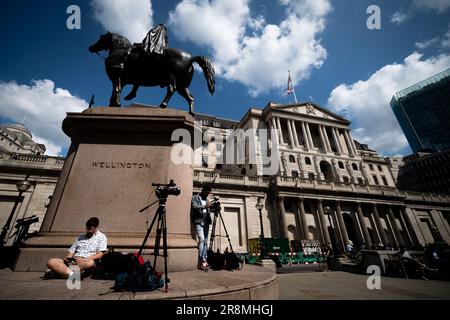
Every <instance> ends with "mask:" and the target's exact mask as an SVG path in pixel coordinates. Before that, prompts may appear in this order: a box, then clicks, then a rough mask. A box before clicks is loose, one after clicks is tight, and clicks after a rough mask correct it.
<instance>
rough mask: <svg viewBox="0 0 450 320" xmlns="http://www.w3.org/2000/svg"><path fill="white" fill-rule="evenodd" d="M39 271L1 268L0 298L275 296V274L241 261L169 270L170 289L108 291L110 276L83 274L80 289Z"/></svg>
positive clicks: (211, 297)
mask: <svg viewBox="0 0 450 320" xmlns="http://www.w3.org/2000/svg"><path fill="white" fill-rule="evenodd" d="M42 275H43V273H42V272H13V271H11V270H10V269H3V270H0V300H84V299H88V300H94V299H95V300H98V299H100V300H154V299H229V298H231V299H244V300H248V299H277V298H278V286H277V277H276V275H275V274H274V273H272V272H270V271H268V270H267V269H265V268H262V267H258V266H252V265H244V268H243V269H242V270H239V271H232V272H231V271H225V270H221V271H209V272H203V271H200V270H195V271H186V272H174V273H170V274H169V278H170V283H169V291H168V292H167V293H166V292H164V287H163V288H160V289H158V290H155V291H152V292H139V293H136V294H133V293H131V292H123V293H121V292H111V290H110V289H111V288H112V286H113V285H114V281H112V280H93V279H90V278H86V279H84V280H83V281H82V282H81V289H80V290H76V289H75V290H69V289H68V288H67V286H66V280H63V279H56V280H43V279H42Z"/></svg>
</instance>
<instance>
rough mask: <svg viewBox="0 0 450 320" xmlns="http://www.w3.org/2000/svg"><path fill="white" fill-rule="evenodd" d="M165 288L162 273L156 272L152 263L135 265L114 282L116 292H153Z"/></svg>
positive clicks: (120, 274)
mask: <svg viewBox="0 0 450 320" xmlns="http://www.w3.org/2000/svg"><path fill="white" fill-rule="evenodd" d="M139 257H140V256H139ZM139 257H137V258H138V259H139ZM141 259H142V257H141ZM163 286H164V279H162V273H160V272H156V271H155V270H154V269H153V267H152V265H151V264H150V261H147V262H145V263H144V264H140V263H139V264H138V265H137V266H136V265H135V266H134V268H132V270H131V271H129V272H121V273H118V274H117V275H116V276H115V281H114V291H131V292H139V291H153V290H156V289H158V288H161V287H163Z"/></svg>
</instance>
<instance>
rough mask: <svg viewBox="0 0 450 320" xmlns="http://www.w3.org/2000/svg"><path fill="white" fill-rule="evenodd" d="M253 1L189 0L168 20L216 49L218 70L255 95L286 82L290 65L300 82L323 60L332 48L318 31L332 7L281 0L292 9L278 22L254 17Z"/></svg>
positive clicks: (320, 1)
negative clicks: (321, 38) (274, 22)
mask: <svg viewBox="0 0 450 320" xmlns="http://www.w3.org/2000/svg"><path fill="white" fill-rule="evenodd" d="M249 2H250V1H249V0H233V1H230V0H212V1H206V0H183V1H181V2H180V3H179V4H178V5H177V6H176V8H175V10H173V11H171V12H170V17H169V22H168V24H169V27H170V28H171V29H172V31H173V33H174V34H175V35H177V36H178V37H179V38H180V39H181V40H189V41H192V42H194V43H197V44H199V45H202V46H205V47H206V48H208V49H210V50H211V51H212V54H213V60H214V64H215V67H216V72H217V74H218V75H220V76H223V77H224V78H226V79H228V80H230V81H239V82H241V83H243V84H244V85H246V86H248V88H249V92H250V93H251V94H252V95H258V94H260V93H262V92H264V91H267V90H271V89H274V88H284V87H285V86H286V82H287V71H288V70H290V71H291V74H292V79H293V81H294V84H295V83H297V82H299V81H301V80H303V79H305V78H307V77H308V76H309V74H310V72H311V70H312V68H319V67H320V66H321V65H322V64H323V62H324V60H325V59H326V56H327V52H326V50H325V48H323V47H322V45H321V44H320V39H318V38H317V36H318V34H320V33H321V32H322V31H323V29H324V28H325V16H326V15H327V14H328V13H329V12H330V11H331V5H330V3H329V1H328V0H296V1H293V0H279V2H280V3H281V4H282V5H284V6H286V15H285V17H284V19H283V21H280V23H279V24H277V25H275V24H268V23H267V22H266V21H265V19H264V17H262V16H258V17H252V16H251V13H250V8H249ZM194 54H195V53H194Z"/></svg>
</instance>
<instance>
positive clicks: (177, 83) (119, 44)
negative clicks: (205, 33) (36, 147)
mask: <svg viewBox="0 0 450 320" xmlns="http://www.w3.org/2000/svg"><path fill="white" fill-rule="evenodd" d="M102 50H108V51H109V56H108V57H107V58H106V59H105V67H106V73H107V75H108V77H109V79H110V80H111V82H112V84H113V90H112V95H111V99H110V102H109V106H110V107H120V106H121V105H120V94H121V92H122V88H123V87H124V86H126V85H128V84H131V85H133V86H134V87H133V90H132V91H131V92H130V94H129V95H128V96H127V97H126V98H125V99H126V100H131V99H132V98H134V97H135V96H136V91H137V89H138V88H139V86H144V87H153V86H160V87H161V88H164V87H167V94H166V96H165V98H164V100H163V101H162V102H161V104H160V107H161V108H167V104H168V103H169V100H170V98H171V97H172V95H173V94H174V93H175V91H177V92H178V93H179V94H180V95H181V96H182V97H183V98H185V99H186V101H187V102H188V103H189V113H190V114H192V115H193V114H194V97H193V96H192V94H191V93H190V91H189V89H188V87H189V85H190V84H191V81H192V77H193V75H194V67H193V63H194V62H196V63H198V64H199V65H200V67H201V68H202V70H203V74H204V76H205V78H206V82H207V84H208V90H209V92H210V93H211V95H213V94H214V90H215V72H214V67H213V66H212V64H211V62H210V60H209V59H208V58H207V57H202V56H192V55H191V54H190V53H188V52H185V51H182V50H179V49H174V48H165V49H164V51H163V54H160V55H159V54H150V55H149V54H147V53H146V52H145V51H144V50H143V49H142V47H140V46H139V45H131V43H130V42H129V41H128V40H127V39H126V38H125V37H122V36H121V35H118V34H115V33H111V32H107V33H106V34H104V35H102V36H101V37H100V39H99V40H98V41H97V42H96V43H95V44H93V45H92V46H90V47H89V51H90V52H92V53H98V52H99V51H102Z"/></svg>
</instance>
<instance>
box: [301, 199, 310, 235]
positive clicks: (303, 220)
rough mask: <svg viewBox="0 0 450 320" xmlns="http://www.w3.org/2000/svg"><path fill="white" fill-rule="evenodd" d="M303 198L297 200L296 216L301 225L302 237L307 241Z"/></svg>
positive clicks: (307, 233)
mask: <svg viewBox="0 0 450 320" xmlns="http://www.w3.org/2000/svg"><path fill="white" fill-rule="evenodd" d="M303 202H304V201H303V198H300V199H298V215H299V219H300V223H301V230H302V236H303V239H304V240H308V239H309V230H308V221H307V220H306V213H305V207H304V203H303Z"/></svg>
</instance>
